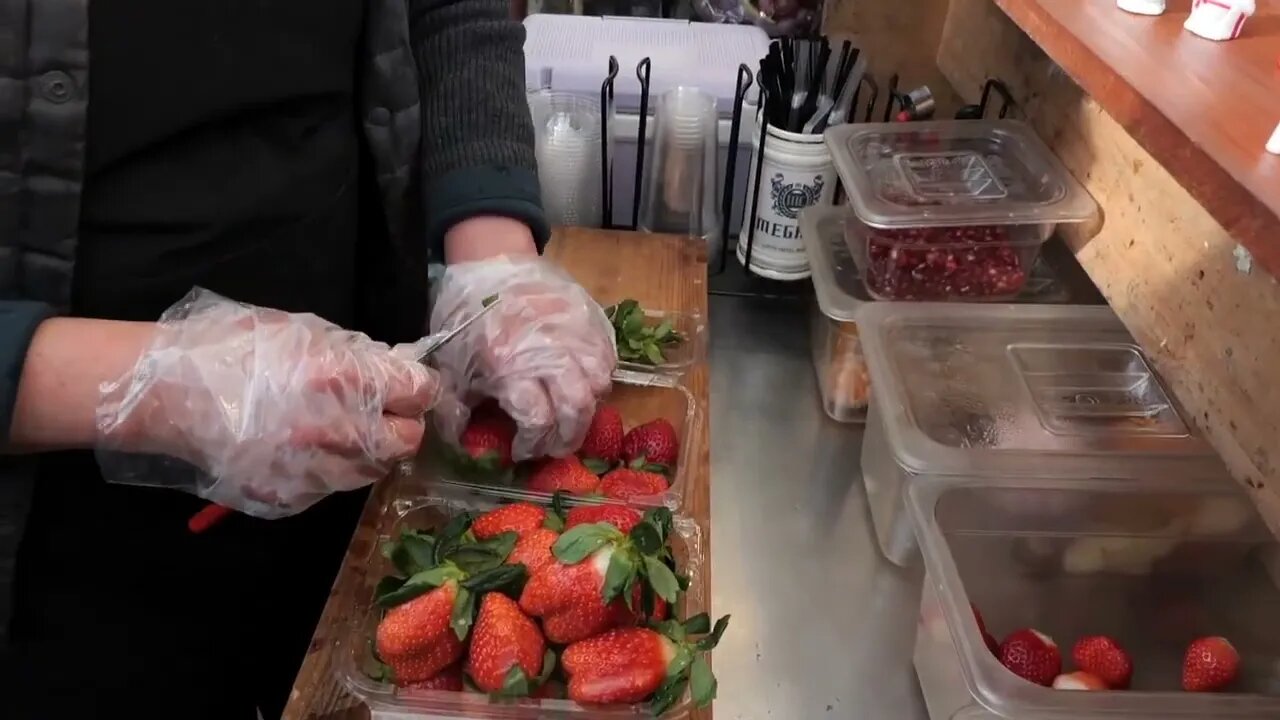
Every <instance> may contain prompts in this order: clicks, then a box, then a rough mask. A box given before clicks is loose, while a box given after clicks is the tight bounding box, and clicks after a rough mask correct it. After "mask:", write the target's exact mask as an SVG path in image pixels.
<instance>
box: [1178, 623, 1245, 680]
mask: <svg viewBox="0 0 1280 720" xmlns="http://www.w3.org/2000/svg"><path fill="white" fill-rule="evenodd" d="M1239 670H1240V654H1239V653H1237V652H1236V649H1235V647H1233V646H1232V645H1231V643H1230V642H1228V641H1227V639H1226V638H1224V637H1206V638H1200V639H1199V640H1196V641H1194V642H1192V643H1191V645H1190V646H1189V647H1188V648H1187V654H1186V657H1184V658H1183V660H1182V689H1183V690H1186V691H1188V692H1214V691H1217V690H1221V689H1223V688H1225V687H1226V686H1228V685H1230V684H1231V681H1233V680H1235V679H1236V673H1237V672H1239Z"/></svg>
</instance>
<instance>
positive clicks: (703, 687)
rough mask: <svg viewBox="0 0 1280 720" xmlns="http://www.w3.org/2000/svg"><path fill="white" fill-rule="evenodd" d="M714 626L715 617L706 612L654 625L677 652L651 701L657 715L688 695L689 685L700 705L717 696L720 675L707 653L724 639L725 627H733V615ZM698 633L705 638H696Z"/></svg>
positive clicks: (659, 715)
mask: <svg viewBox="0 0 1280 720" xmlns="http://www.w3.org/2000/svg"><path fill="white" fill-rule="evenodd" d="M710 625H711V619H710V617H708V616H707V614H706V613H701V614H699V615H695V616H693V617H691V618H689V619H688V620H686V621H684V622H683V623H681V622H680V621H678V620H665V621H663V622H660V623H651V624H650V626H651V627H652V628H653V629H654V630H655V631H657V632H659V633H661V634H662V635H664V636H666V638H667V639H668V640H670V641H671V642H672V643H673V644H674V645H675V646H676V654H675V656H674V657H673V658H672V659H671V662H670V663H669V664H668V665H667V678H666V680H664V681H663V683H662V685H661V687H659V688H658V690H657V692H655V693H654V694H653V700H651V701H650V706H649V707H650V709H651V710H652V711H653V714H654V716H656V717H661V716H662V714H663V713H664V712H666V711H667V710H669V709H670V708H671V706H672V705H674V704H675V703H676V702H678V701H679V700H680V698H681V697H683V696H684V691H685V688H686V687H687V688H689V690H690V694H691V695H692V697H693V703H694V705H695V706H697V707H706V706H707V705H709V704H710V703H711V701H712V700H714V699H715V697H716V687H717V683H716V676H715V675H714V674H712V672H711V665H710V663H708V662H707V658H706V653H708V652H710V651H711V650H713V649H714V648H715V646H716V645H717V644H718V643H719V642H720V637H721V636H722V635H724V631H725V628H727V627H728V626H729V616H728V615H725V616H724V617H722V618H720V619H719V620H717V621H716V624H715V628H711V627H710ZM708 630H710V632H709V633H708V632H707V631H708ZM694 635H701V636H702V637H700V638H698V639H696V640H695V639H694V638H693V636H694Z"/></svg>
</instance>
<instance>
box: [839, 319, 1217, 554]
mask: <svg viewBox="0 0 1280 720" xmlns="http://www.w3.org/2000/svg"><path fill="white" fill-rule="evenodd" d="M857 317H858V325H859V329H860V330H861V333H860V336H861V339H862V345H863V350H864V352H865V353H866V359H867V365H868V368H869V369H870V372H871V379H872V383H871V389H872V397H873V402H872V406H871V417H870V419H869V420H868V426H869V427H868V432H867V435H866V438H865V440H864V448H863V453H862V469H863V477H864V481H865V483H866V486H867V495H868V502H869V504H870V506H871V515H872V520H873V522H874V525H875V528H876V533H877V536H878V537H879V539H880V545H881V549H882V550H884V552H885V555H886V556H887V557H889V559H890V560H893V561H894V562H896V563H898V564H908V563H910V562H911V561H912V560H913V559H914V558H915V557H916V555H917V553H916V546H915V542H914V538H913V536H912V533H911V530H910V525H909V524H908V523H906V522H905V517H904V514H903V512H902V493H903V486H904V485H905V484H908V483H910V482H912V481H913V480H914V479H915V478H918V477H921V476H926V475H928V476H946V477H967V476H978V477H1017V478H1024V479H1030V478H1059V479H1060V478H1068V479H1082V480H1083V479H1091V478H1109V479H1111V481H1113V482H1122V481H1125V480H1130V479H1150V478H1157V479H1168V480H1171V481H1172V480H1175V479H1177V480H1196V481H1201V482H1205V483H1209V484H1217V483H1220V482H1222V478H1223V477H1225V476H1226V470H1225V468H1224V467H1223V466H1222V464H1221V462H1220V461H1219V460H1218V458H1217V456H1216V455H1215V454H1214V452H1213V450H1212V448H1210V446H1209V445H1208V444H1207V443H1206V442H1204V440H1202V439H1201V438H1200V437H1199V436H1198V435H1197V434H1196V433H1195V431H1194V430H1193V428H1192V426H1191V424H1190V423H1188V422H1187V421H1186V420H1184V419H1183V416H1182V414H1181V412H1180V410H1179V408H1178V406H1177V405H1176V404H1175V403H1174V401H1173V399H1172V396H1171V395H1169V394H1168V393H1167V392H1166V390H1165V388H1164V386H1163V384H1162V383H1161V381H1160V378H1159V376H1158V375H1157V374H1156V372H1155V371H1154V370H1153V369H1152V367H1151V365H1150V364H1149V363H1148V361H1147V358H1146V356H1145V355H1144V354H1143V352H1142V350H1141V349H1140V348H1139V347H1138V346H1137V344H1136V343H1134V341H1133V339H1132V337H1131V336H1130V335H1129V333H1128V331H1126V330H1125V328H1124V326H1123V325H1122V324H1121V323H1120V321H1119V319H1117V318H1116V317H1115V315H1114V314H1113V313H1112V312H1111V310H1110V309H1109V308H1106V307H1101V306H1098V307H1086V306H1079V305H995V304H968V305H965V304H958V303H869V304H867V305H865V306H863V308H862V309H861V310H859V312H858V316H857Z"/></svg>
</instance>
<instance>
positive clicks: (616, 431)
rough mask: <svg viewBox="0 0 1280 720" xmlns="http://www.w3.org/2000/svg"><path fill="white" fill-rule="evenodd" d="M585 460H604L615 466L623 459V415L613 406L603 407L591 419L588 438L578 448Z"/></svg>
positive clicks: (579, 453)
mask: <svg viewBox="0 0 1280 720" xmlns="http://www.w3.org/2000/svg"><path fill="white" fill-rule="evenodd" d="M578 455H579V456H581V457H583V458H592V459H596V460H603V461H604V462H606V463H609V464H613V463H616V462H618V458H620V457H622V413H620V412H618V409H617V408H615V407H613V406H611V405H601V406H600V408H599V409H598V410H596V414H595V416H593V417H592V418H591V427H589V428H587V437H586V439H585V440H583V441H582V447H580V448H578Z"/></svg>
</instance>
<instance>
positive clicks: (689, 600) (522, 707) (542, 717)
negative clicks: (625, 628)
mask: <svg viewBox="0 0 1280 720" xmlns="http://www.w3.org/2000/svg"><path fill="white" fill-rule="evenodd" d="M500 504H501V501H499V500H498V499H496V498H483V497H477V496H470V497H467V496H465V495H464V494H457V495H455V496H448V495H446V496H443V497H442V496H422V497H412V498H404V499H399V500H395V501H393V502H391V503H389V504H388V507H387V509H386V511H385V513H386V515H387V516H386V517H384V519H383V522H382V525H381V527H380V530H381V532H382V535H381V537H379V538H378V539H377V540H378V541H377V542H375V543H373V545H372V547H371V548H370V550H369V555H368V559H367V561H366V565H365V568H366V571H365V573H364V588H363V589H362V590H361V592H360V594H359V595H358V596H357V597H358V601H357V604H356V607H355V610H354V612H353V613H352V616H351V619H350V622H349V624H348V625H347V627H346V630H345V634H344V635H343V637H342V638H340V640H339V647H338V650H337V659H336V665H337V673H338V676H339V677H340V678H341V679H342V682H343V684H344V685H345V686H346V688H347V690H349V691H350V692H351V694H353V695H355V696H356V697H357V698H359V699H360V700H361V701H362V702H364V703H365V704H366V705H368V706H369V710H370V713H371V715H372V717H373V719H374V720H409V719H410V718H413V719H421V720H427V719H435V718H486V719H491V718H492V719H495V720H586V719H587V718H590V719H591V720H597V719H599V720H608V719H612V718H637V717H652V715H651V714H650V713H648V712H647V708H645V707H643V706H633V705H605V706H599V707H592V708H584V707H582V706H581V705H578V704H577V703H574V702H571V701H568V700H553V699H545V700H537V699H531V698H521V699H511V700H501V699H495V698H491V697H490V696H488V695H486V694H484V693H479V692H450V691H442V690H416V689H414V690H405V689H401V688H397V687H396V686H395V685H391V684H389V683H385V682H382V681H380V680H375V679H374V678H373V677H372V676H371V674H370V672H371V671H372V670H373V669H374V667H375V658H374V656H373V651H372V644H371V639H372V638H373V637H374V631H375V630H376V628H377V625H378V618H379V610H378V609H377V608H376V607H375V606H374V604H373V599H374V597H375V587H376V585H377V583H378V581H379V579H381V578H382V577H383V576H384V575H387V574H390V573H391V572H393V569H392V567H391V563H390V562H389V561H388V560H386V559H385V558H383V557H382V555H381V553H380V552H379V549H380V548H381V547H382V544H383V543H384V542H386V541H387V540H389V539H390V538H392V537H395V536H397V535H398V534H399V532H400V529H401V528H413V529H416V530H428V529H433V528H440V527H443V526H444V525H445V524H446V523H448V521H449V519H450V518H453V517H455V516H457V515H459V514H461V513H463V512H468V511H470V512H473V513H483V512H485V511H488V510H492V509H493V508H495V507H498V505H500ZM674 530H675V532H674V533H673V534H672V536H671V549H672V552H673V554H674V556H675V560H676V567H677V569H679V570H680V571H681V572H683V573H684V574H686V575H688V576H689V579H690V584H689V590H688V591H687V592H685V593H684V594H683V595H682V596H681V597H680V600H679V602H678V603H677V604H676V609H675V612H676V615H677V616H678V617H680V618H685V617H691V616H693V615H697V614H698V613H701V612H706V611H707V600H708V598H706V597H704V596H703V593H702V587H703V583H700V582H699V581H698V578H699V577H700V575H701V574H702V573H703V572H706V570H705V568H706V562H707V560H706V557H705V556H704V547H703V544H702V536H701V529H700V528H699V527H698V525H697V523H695V522H694V521H693V520H691V519H689V518H682V517H676V518H675V523H674ZM692 709H693V703H692V701H691V700H690V699H689V697H688V695H687V694H686V696H685V697H684V699H682V700H681V701H680V702H678V703H677V704H676V705H675V706H674V707H672V708H671V709H670V710H668V711H667V713H666V714H664V715H663V718H664V719H666V718H684V717H688V716H689V714H690V712H691V711H692Z"/></svg>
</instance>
